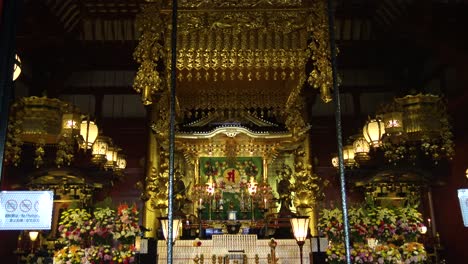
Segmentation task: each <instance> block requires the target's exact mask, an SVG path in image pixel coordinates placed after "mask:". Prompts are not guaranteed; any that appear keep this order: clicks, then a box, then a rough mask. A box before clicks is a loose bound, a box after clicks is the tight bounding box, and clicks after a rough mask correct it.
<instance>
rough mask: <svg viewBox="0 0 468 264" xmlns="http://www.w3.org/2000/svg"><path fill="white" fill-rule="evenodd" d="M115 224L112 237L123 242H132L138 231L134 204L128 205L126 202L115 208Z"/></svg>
mask: <svg viewBox="0 0 468 264" xmlns="http://www.w3.org/2000/svg"><path fill="white" fill-rule="evenodd" d="M115 225H116V230H115V231H114V233H113V234H114V238H115V239H117V240H119V241H120V242H122V243H123V244H130V243H133V241H134V240H135V237H136V236H137V235H138V233H139V232H140V227H139V225H138V211H137V209H136V205H133V206H132V207H128V205H127V204H121V205H120V206H119V208H118V210H117V217H116V221H115Z"/></svg>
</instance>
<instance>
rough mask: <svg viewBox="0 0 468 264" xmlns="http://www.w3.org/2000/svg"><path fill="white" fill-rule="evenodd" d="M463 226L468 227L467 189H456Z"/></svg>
mask: <svg viewBox="0 0 468 264" xmlns="http://www.w3.org/2000/svg"><path fill="white" fill-rule="evenodd" d="M458 199H459V200H460V209H461V214H462V217H463V224H464V225H465V227H468V189H458Z"/></svg>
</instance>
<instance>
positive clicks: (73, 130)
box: [61, 106, 81, 137]
mask: <svg viewBox="0 0 468 264" xmlns="http://www.w3.org/2000/svg"><path fill="white" fill-rule="evenodd" d="M80 122H81V114H80V113H79V112H78V110H77V109H76V108H74V107H72V106H69V110H68V111H67V112H65V113H64V114H63V115H62V132H61V134H62V136H64V137H74V136H78V135H79V134H80V129H81V124H80Z"/></svg>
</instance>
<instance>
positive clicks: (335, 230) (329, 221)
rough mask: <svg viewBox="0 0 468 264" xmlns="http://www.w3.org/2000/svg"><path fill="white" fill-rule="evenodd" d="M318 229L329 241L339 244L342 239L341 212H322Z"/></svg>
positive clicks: (331, 210) (335, 210)
mask: <svg viewBox="0 0 468 264" xmlns="http://www.w3.org/2000/svg"><path fill="white" fill-rule="evenodd" d="M350 215H351V212H350ZM318 227H319V229H320V230H321V231H322V232H324V233H325V234H326V235H327V237H328V239H329V240H330V241H332V242H341V241H342V239H343V214H342V213H341V210H339V209H337V208H335V209H330V210H323V211H322V214H321V217H320V219H319V224H318Z"/></svg>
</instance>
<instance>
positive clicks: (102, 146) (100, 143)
mask: <svg viewBox="0 0 468 264" xmlns="http://www.w3.org/2000/svg"><path fill="white" fill-rule="evenodd" d="M109 143H110V138H109V137H106V136H98V137H97V138H96V140H95V141H94V144H93V148H92V155H93V158H92V159H91V161H92V162H93V163H94V164H97V165H101V164H104V163H105V162H106V154H107V148H108V147H109Z"/></svg>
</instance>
